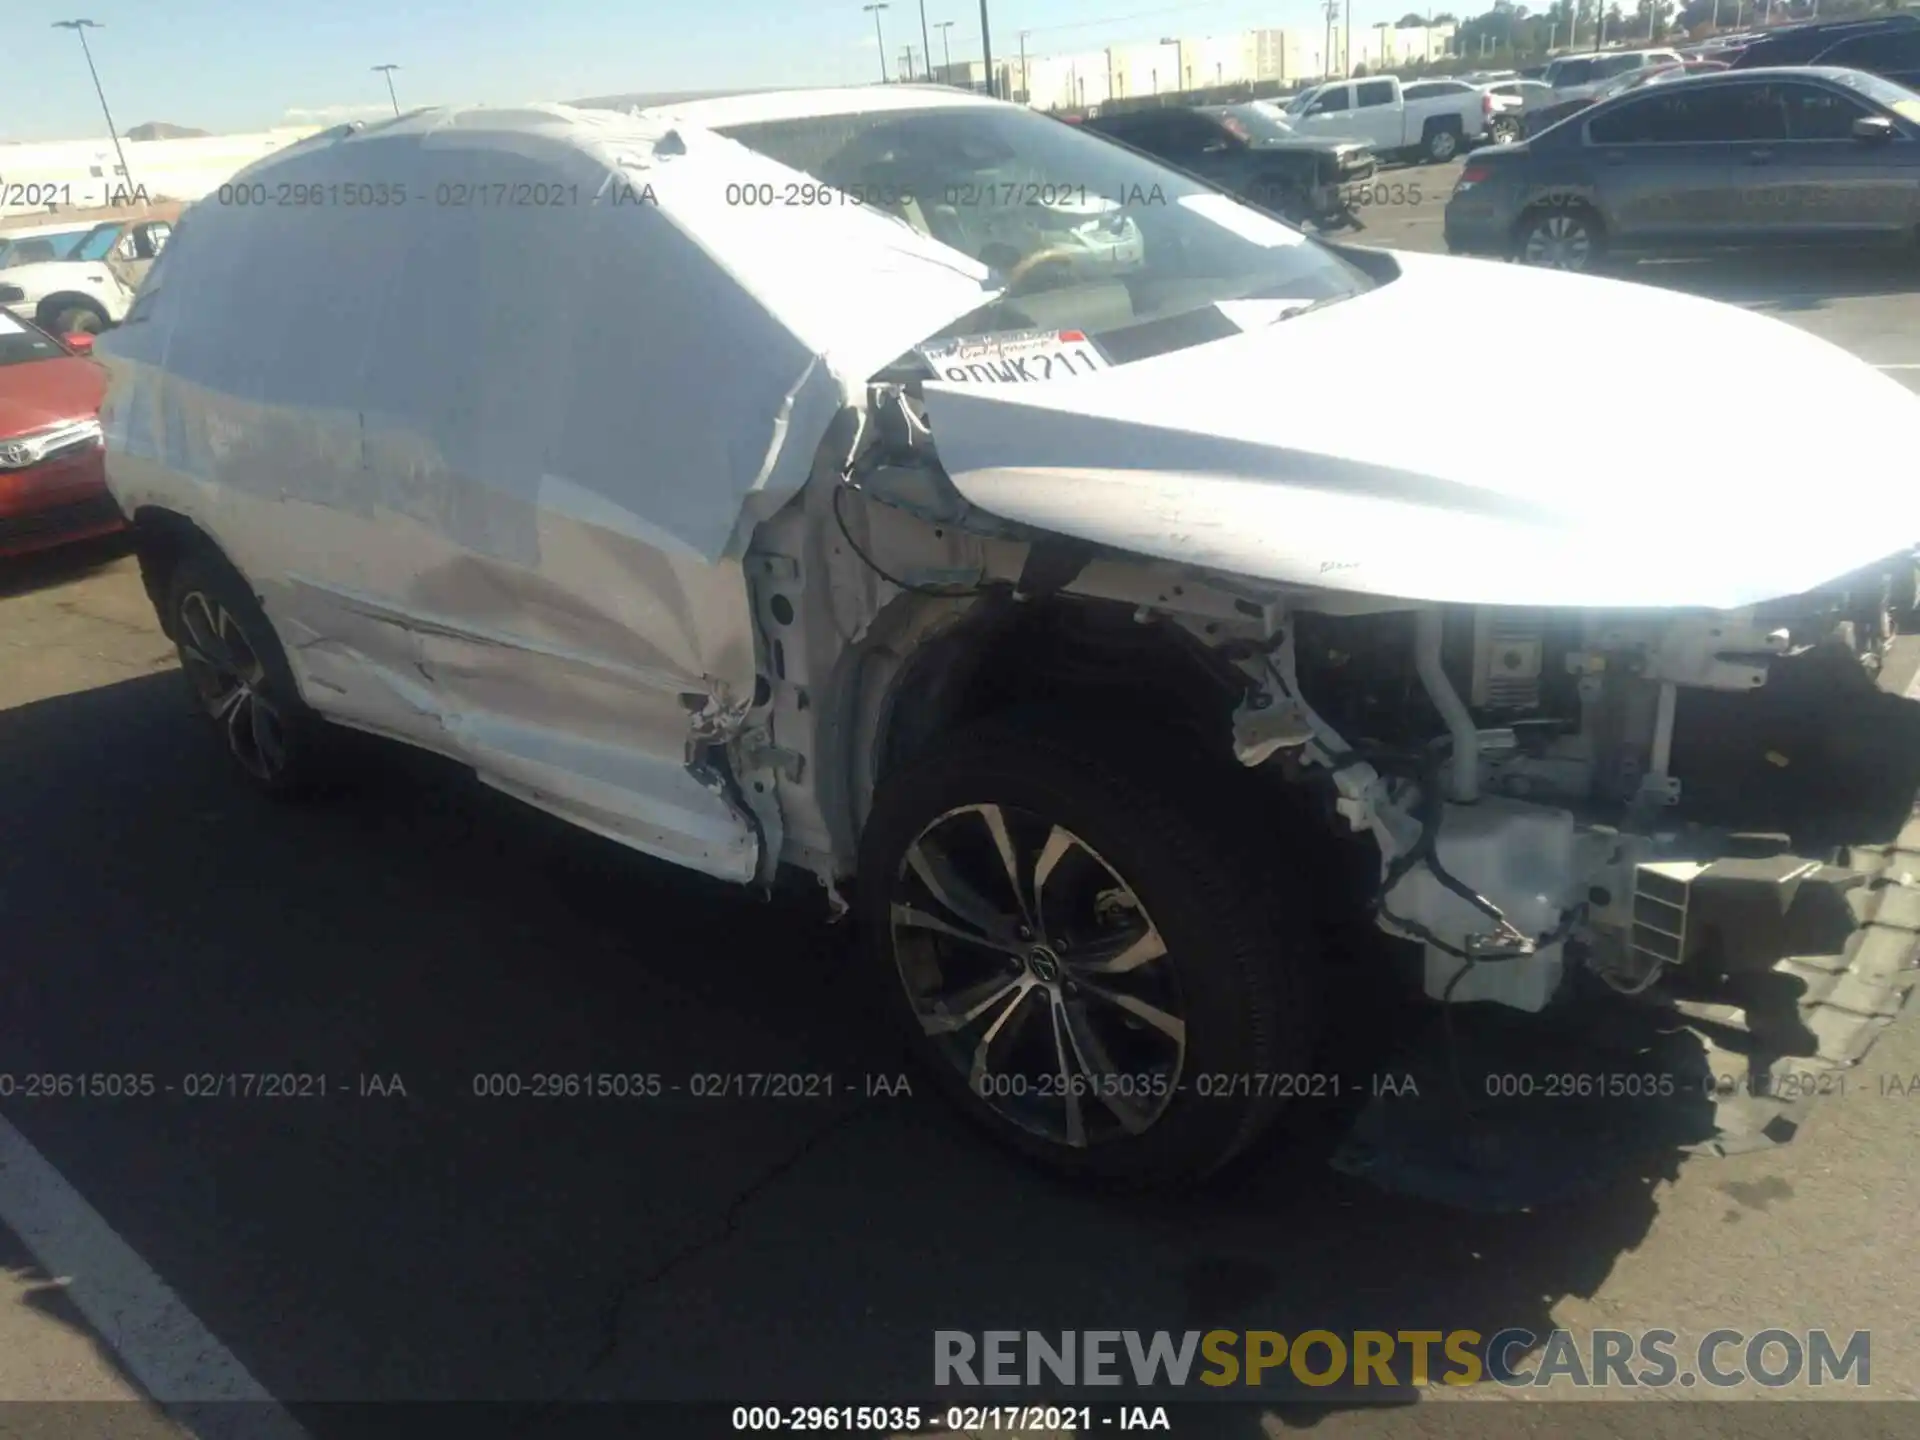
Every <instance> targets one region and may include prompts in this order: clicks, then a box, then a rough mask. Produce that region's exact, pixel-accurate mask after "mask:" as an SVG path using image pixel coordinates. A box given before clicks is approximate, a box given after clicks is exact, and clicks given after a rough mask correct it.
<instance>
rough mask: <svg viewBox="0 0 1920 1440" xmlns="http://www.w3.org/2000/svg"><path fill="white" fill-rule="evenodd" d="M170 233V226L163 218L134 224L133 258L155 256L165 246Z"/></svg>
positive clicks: (147, 258) (142, 258)
mask: <svg viewBox="0 0 1920 1440" xmlns="http://www.w3.org/2000/svg"><path fill="white" fill-rule="evenodd" d="M171 233H172V227H171V226H169V225H168V224H167V222H166V221H164V220H154V221H150V222H149V223H147V224H145V225H136V226H134V227H133V258H134V259H136V260H152V259H155V258H157V257H158V256H159V254H160V252H161V251H162V250H163V249H165V248H166V244H167V237H168V236H169V235H170V234H171Z"/></svg>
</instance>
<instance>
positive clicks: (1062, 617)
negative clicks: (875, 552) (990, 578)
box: [822, 593, 1237, 858]
mask: <svg viewBox="0 0 1920 1440" xmlns="http://www.w3.org/2000/svg"><path fill="white" fill-rule="evenodd" d="M1133 616H1134V610H1133V608H1132V607H1130V606H1127V605H1124V604H1120V603H1117V602H1113V601H1103V600H1091V599H1085V598H1081V597H1075V596H1054V597H1051V598H1045V599H1035V600H1020V601H1016V600H1014V599H1013V598H1012V597H1011V595H1009V594H1006V593H995V594H988V595H983V596H979V597H973V598H970V599H969V600H964V601H956V600H952V599H945V598H940V597H931V596H919V595H904V596H901V597H899V598H898V599H897V600H896V601H895V602H894V604H893V605H891V606H889V607H888V610H887V611H886V612H884V613H883V614H882V616H881V617H880V618H879V619H878V620H877V621H876V623H875V625H874V628H873V630H872V632H870V634H869V635H868V637H867V638H866V639H865V640H864V641H863V643H862V644H861V645H860V646H858V647H855V648H854V649H852V650H850V651H849V652H848V653H847V654H846V655H845V656H843V659H842V665H841V667H840V674H839V675H838V676H837V677H836V693H837V694H838V695H839V697H840V699H839V706H838V718H839V720H840V722H841V723H840V724H839V725H838V726H837V727H836V728H837V729H838V732H839V733H840V735H841V736H842V737H843V738H842V745H843V748H842V750H841V752H840V753H839V754H838V755H836V756H835V757H834V758H835V763H834V764H832V765H830V766H828V767H825V771H826V775H830V776H832V777H833V778H832V779H831V780H825V777H824V776H823V780H824V781H825V783H827V784H829V785H831V786H832V789H833V791H834V793H832V794H831V795H828V796H823V797H822V799H823V802H825V806H826V809H827V811H828V813H829V814H830V815H832V816H834V817H835V818H836V820H837V822H838V823H837V825H836V827H835V828H836V829H837V830H838V831H839V832H840V833H839V835H838V837H837V839H838V842H839V843H837V844H836V849H837V850H841V851H842V852H843V853H845V854H847V855H848V856H849V858H851V854H852V851H853V849H854V848H855V847H857V844H858V838H859V835H860V832H861V831H862V829H863V828H864V827H865V824H866V819H867V815H868V813H869V811H870V810H871V808H872V803H873V794H874V791H875V789H876V788H877V787H878V786H879V785H880V784H881V783H882V782H883V781H884V780H885V779H886V778H887V777H888V776H889V775H891V774H892V773H894V772H895V771H897V770H899V769H900V768H901V767H902V766H904V765H906V764H907V763H908V762H910V761H911V760H912V759H913V758H914V757H916V756H918V755H921V754H924V753H925V752H926V751H927V750H928V749H929V748H930V747H932V746H934V745H936V744H938V743H939V741H940V740H941V739H942V737H944V736H947V735H950V734H953V733H954V732H956V731H958V730H960V729H963V728H966V727H968V726H971V725H973V724H976V723H977V722H979V721H982V720H986V719H988V718H990V717H993V716H997V715H1008V714H1011V713H1013V712H1016V711H1023V710H1024V711H1029V712H1032V713H1033V714H1034V715H1035V718H1036V721H1037V722H1039V723H1044V724H1046V725H1047V726H1048V727H1049V728H1054V729H1063V730H1066V731H1068V732H1070V734H1071V736H1072V738H1074V739H1076V740H1077V741H1082V742H1084V743H1087V744H1092V745H1101V744H1118V743H1123V742H1122V741H1121V738H1120V737H1123V736H1127V735H1138V734H1140V733H1141V732H1143V731H1145V732H1149V733H1153V734H1156V735H1163V736H1173V737H1179V738H1184V739H1187V740H1189V741H1191V742H1192V748H1193V750H1194V751H1195V753H1200V754H1204V753H1207V752H1209V751H1211V752H1213V753H1216V754H1218V755H1219V756H1221V757H1222V758H1223V761H1225V760H1230V759H1231V745H1232V711H1233V705H1234V702H1235V700H1236V698H1237V692H1236V690H1235V683H1236V682H1235V680H1234V678H1233V677H1232V675H1231V673H1229V672H1230V670H1231V667H1228V666H1226V665H1225V664H1224V662H1220V661H1218V660H1217V659H1216V658H1215V657H1214V656H1212V655H1211V654H1210V653H1209V652H1208V651H1207V650H1206V649H1205V648H1204V647H1203V646H1202V645H1201V644H1200V643H1199V642H1198V641H1197V640H1196V639H1195V638H1194V637H1193V636H1192V635H1191V634H1189V633H1188V632H1187V631H1186V630H1184V629H1182V628H1181V627H1180V626H1179V625H1176V624H1174V623H1172V622H1171V621H1156V622H1153V623H1148V624H1141V623H1138V622H1136V621H1135V620H1134V618H1133Z"/></svg>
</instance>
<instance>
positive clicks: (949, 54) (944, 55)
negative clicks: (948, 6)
mask: <svg viewBox="0 0 1920 1440" xmlns="http://www.w3.org/2000/svg"><path fill="white" fill-rule="evenodd" d="M933 28H934V29H936V30H938V31H939V32H940V70H941V73H942V75H943V76H944V77H945V80H946V83H947V84H949V85H951V84H953V51H952V49H950V48H949V47H948V45H947V32H948V31H949V30H951V29H953V21H951V20H942V21H941V22H940V23H939V24H938V25H935V26H934V27H933Z"/></svg>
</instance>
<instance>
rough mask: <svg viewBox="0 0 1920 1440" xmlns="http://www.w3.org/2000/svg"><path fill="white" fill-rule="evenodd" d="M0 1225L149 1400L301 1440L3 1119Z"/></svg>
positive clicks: (281, 1414)
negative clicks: (241, 1416)
mask: <svg viewBox="0 0 1920 1440" xmlns="http://www.w3.org/2000/svg"><path fill="white" fill-rule="evenodd" d="M0 1224H4V1225H5V1226H6V1227H7V1228H8V1229H10V1230H12V1231H13V1233H14V1234H15V1235H17V1236H19V1237H20V1240H21V1242H22V1243H23V1244H24V1245H25V1246H26V1247H27V1249H28V1250H29V1251H31V1252H32V1253H33V1257H34V1259H35V1260H37V1261H38V1262H39V1263H40V1265H41V1267H42V1268H43V1269H45V1270H46V1272H47V1273H48V1275H50V1276H52V1277H53V1278H54V1279H56V1280H58V1281H59V1282H60V1283H61V1286H62V1289H63V1290H64V1291H65V1293H66V1295H67V1296H68V1298H69V1299H71V1300H72V1301H73V1303H74V1305H75V1307H76V1308H78V1310H79V1311H80V1313H81V1314H82V1315H84V1316H85V1317H86V1318H87V1322H88V1323H89V1324H90V1325H92V1326H93V1328H94V1329H95V1330H97V1331H98V1332H99V1333H100V1336H101V1338H102V1339H103V1340H105V1342H106V1343H107V1344H108V1345H109V1346H110V1347H111V1348H112V1350H113V1353H114V1354H115V1355H116V1356H118V1357H119V1359H120V1362H121V1364H123V1365H125V1366H126V1368H127V1370H128V1371H129V1372H130V1373H131V1374H132V1375H133V1378H134V1379H135V1380H137V1381H138V1382H139V1383H140V1385H141V1386H142V1387H143V1388H144V1389H145V1390H146V1392H147V1393H148V1394H149V1395H151V1396H152V1397H153V1398H154V1399H155V1400H158V1401H160V1402H161V1403H162V1404H164V1405H202V1404H208V1403H223V1404H224V1403H225V1402H234V1401H238V1402H241V1403H243V1404H245V1405H246V1406H247V1409H246V1411H245V1412H244V1413H245V1416H246V1430H247V1433H249V1434H259V1435H268V1436H272V1437H274V1440H305V1433H306V1432H305V1431H303V1430H302V1429H301V1428H300V1427H299V1426H298V1425H297V1424H296V1423H295V1422H294V1420H293V1418H292V1417H291V1416H289V1415H288V1414H287V1413H286V1411H285V1410H283V1409H281V1408H280V1406H279V1404H278V1403H277V1402H275V1400H274V1398H273V1397H272V1396H271V1395H269V1394H268V1393H267V1392H266V1390H265V1389H264V1388H263V1387H262V1386H261V1385H260V1382H259V1381H257V1380H255V1379H254V1378H253V1376H251V1375H249V1374H248V1373H247V1370H246V1367H244V1366H243V1365H241V1363H240V1362H239V1361H238V1360H236V1359H235V1358H234V1357H233V1355H232V1354H231V1353H230V1352H229V1351H228V1350H227V1348H226V1346H224V1345H222V1344H221V1343H220V1342H219V1341H218V1340H216V1339H214V1337H213V1336H212V1335H211V1334H209V1333H208V1331H207V1329H206V1327H205V1326H203V1325H202V1324H201V1323H200V1322H199V1320H197V1319H196V1318H194V1315H193V1312H191V1311H190V1310H188V1309H187V1307H186V1305H185V1304H184V1303H182V1301H181V1299H180V1297H179V1296H178V1295H176V1294H174V1293H173V1291H172V1290H171V1289H169V1288H168V1286H167V1283H166V1282H165V1281H164V1280H162V1279H161V1278H160V1277H159V1276H158V1275H156V1274H154V1273H153V1271H152V1270H151V1269H150V1268H149V1267H148V1265H147V1263H146V1262H145V1261H144V1260H142V1259H141V1258H140V1257H139V1256H138V1255H136V1254H134V1253H133V1250H132V1248H131V1247H129V1246H128V1244H127V1242H126V1241H124V1240H122V1239H121V1238H120V1237H119V1236H118V1235H116V1234H115V1233H114V1231H113V1227H112V1226H110V1225H108V1224H107V1222H106V1221H105V1220H103V1219H101V1218H100V1215H99V1213H98V1212H97V1211H96V1210H95V1209H94V1208H93V1207H92V1206H91V1205H89V1204H88V1203H87V1202H86V1200H85V1199H83V1198H82V1197H81V1195H80V1192H79V1191H77V1190H75V1189H74V1188H73V1187H72V1186H71V1185H69V1184H68V1183H67V1182H66V1180H65V1179H64V1178H62V1176H61V1174H60V1172H59V1171H58V1170H55V1169H54V1168H53V1166H52V1165H51V1164H50V1163H49V1162H48V1161H47V1158H46V1157H45V1156H44V1155H42V1154H41V1153H40V1152H39V1151H38V1150H36V1149H34V1148H33V1146H32V1145H31V1144H30V1143H29V1142H28V1140H27V1138H26V1137H25V1136H24V1135H22V1134H21V1133H20V1132H19V1131H18V1130H16V1129H15V1128H14V1127H13V1126H12V1125H11V1124H9V1123H8V1122H7V1121H6V1120H5V1119H4V1118H0Z"/></svg>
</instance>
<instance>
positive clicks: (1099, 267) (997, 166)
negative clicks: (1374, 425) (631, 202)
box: [720, 105, 1373, 339]
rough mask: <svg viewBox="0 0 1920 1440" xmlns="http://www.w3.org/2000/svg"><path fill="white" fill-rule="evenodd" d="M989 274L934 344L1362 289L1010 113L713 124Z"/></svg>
mask: <svg viewBox="0 0 1920 1440" xmlns="http://www.w3.org/2000/svg"><path fill="white" fill-rule="evenodd" d="M720 133H721V134H723V135H726V136H727V137H729V138H730V139H733V140H735V141H737V142H738V143H740V144H742V145H745V146H747V147H748V148H749V149H752V150H755V151H758V152H759V153H760V154H762V155H765V156H767V157H768V158H769V159H772V160H774V161H777V162H778V163H780V164H782V165H786V166H788V167H789V168H791V169H794V170H798V171H801V172H803V173H805V174H807V175H809V176H811V177H813V178H814V179H816V180H820V181H823V182H825V183H826V184H828V185H831V186H834V187H835V188H837V189H839V190H841V191H844V192H845V193H846V194H847V195H848V196H849V197H850V199H851V200H852V202H853V203H856V204H865V205H871V206H874V207H876V208H878V209H880V210H882V211H884V212H886V213H888V214H891V215H893V216H894V217H895V218H897V219H899V220H901V221H903V222H905V223H906V224H909V225H911V226H912V227H913V228H914V229H915V230H917V231H919V232H920V233H921V234H923V235H926V236H930V237H931V238H932V239H934V240H936V241H938V242H939V243H941V244H943V245H947V246H950V247H951V248H953V249H955V250H958V251H960V252H961V253H963V254H965V255H967V256H968V257H970V258H972V259H974V260H977V261H979V262H980V263H982V264H984V265H987V266H989V267H990V268H991V269H992V270H993V271H994V272H995V278H996V283H997V285H999V286H1000V287H1002V289H1001V293H1000V295H999V297H998V298H997V299H996V300H995V301H993V302H992V303H991V304H990V305H988V306H987V307H985V309H983V310H981V311H977V312H975V313H974V314H973V315H970V316H967V317H964V318H963V319H962V320H960V321H959V322H956V324H955V325H954V326H952V327H949V329H947V330H945V331H943V332H941V336H939V337H929V338H930V339H931V338H945V337H950V336H958V335H967V334H978V333H981V332H982V331H984V330H988V329H992V330H1003V329H1017V328H1020V327H1022V326H1024V325H1036V324H1037V325H1053V324H1059V325H1063V326H1070V327H1072V328H1075V329H1080V330H1086V331H1089V332H1099V333H1104V332H1108V331H1112V330H1115V329H1122V328H1125V327H1127V326H1129V325H1134V324H1138V323H1140V322H1144V321H1149V320H1161V319H1166V318H1169V317H1172V316H1177V315H1181V314H1184V313H1188V312H1193V311H1197V310H1200V309H1203V308H1205V307H1208V306H1211V305H1213V304H1214V303H1215V302H1217V301H1222V300H1235V299H1247V298H1286V299H1293V298H1298V299H1301V300H1305V301H1310V302H1321V303H1325V302H1329V301H1333V300H1339V299H1344V298H1345V297H1347V296H1349V295H1353V294H1358V293H1360V292H1361V291H1363V290H1366V289H1368V288H1370V287H1371V285H1372V284H1373V282H1372V281H1371V280H1370V279H1368V277H1367V276H1366V275H1365V274H1363V273H1362V272H1361V271H1359V270H1358V269H1356V268H1355V267H1354V266H1353V265H1351V264H1350V263H1349V262H1347V261H1346V260H1344V259H1342V258H1341V257H1340V256H1338V255H1337V254H1335V253H1334V252H1332V251H1331V250H1328V249H1327V248H1326V247H1324V246H1322V245H1320V244H1318V243H1317V242H1315V241H1313V240H1311V239H1309V238H1307V237H1306V236H1305V235H1303V234H1302V233H1301V232H1299V231H1298V230H1295V229H1293V228H1291V227H1289V226H1287V225H1284V224H1282V223H1281V222H1280V221H1278V220H1274V219H1271V218H1269V217H1268V216H1266V215H1264V214H1262V213H1260V212H1259V211H1256V210H1253V209H1251V208H1249V207H1248V206H1245V205H1242V204H1240V203H1239V202H1238V201H1235V200H1233V199H1231V198H1229V197H1228V196H1226V195H1224V194H1222V193H1221V192H1220V191H1218V190H1216V189H1214V188H1213V187H1211V186H1209V185H1206V184H1204V183H1202V182H1201V181H1199V180H1196V179H1193V178H1191V177H1189V176H1187V175H1184V174H1181V173H1180V172H1178V171H1175V170H1170V169H1167V168H1166V167H1165V166H1163V165H1160V164H1158V163H1156V162H1155V161H1153V160H1150V159H1148V158H1147V157H1146V156H1144V155H1141V154H1138V153H1136V152H1135V151H1132V150H1129V149H1127V148H1125V147H1124V146H1122V145H1118V144H1114V143H1112V142H1110V141H1108V140H1105V139H1102V138H1100V137H1099V136H1097V135H1093V134H1090V133H1088V132H1086V131H1084V130H1082V129H1081V128H1080V127H1078V126H1074V125H1062V124H1061V123H1060V122H1059V121H1058V120H1055V119H1053V118H1052V117H1050V116H1047V115H1043V114H1040V113H1038V112H1036V111H1031V110H1026V109H1024V108H1016V107H1012V106H986V105H965V106H954V107H951V108H934V109H913V110H887V111H880V112H869V113H866V114H854V115H832V116H807V117H803V118H799V119H789V120H774V121H761V122H756V123H752V124H745V125H734V126H725V127H721V129H720Z"/></svg>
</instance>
